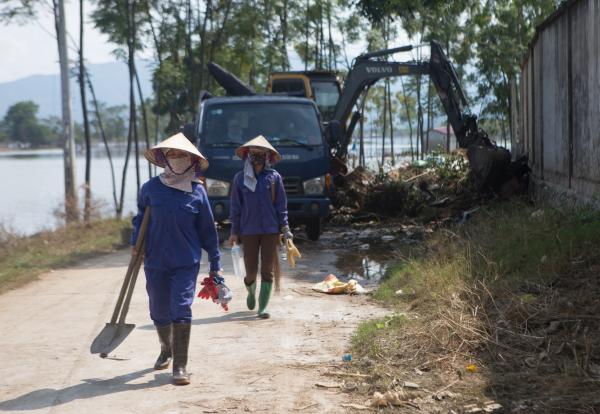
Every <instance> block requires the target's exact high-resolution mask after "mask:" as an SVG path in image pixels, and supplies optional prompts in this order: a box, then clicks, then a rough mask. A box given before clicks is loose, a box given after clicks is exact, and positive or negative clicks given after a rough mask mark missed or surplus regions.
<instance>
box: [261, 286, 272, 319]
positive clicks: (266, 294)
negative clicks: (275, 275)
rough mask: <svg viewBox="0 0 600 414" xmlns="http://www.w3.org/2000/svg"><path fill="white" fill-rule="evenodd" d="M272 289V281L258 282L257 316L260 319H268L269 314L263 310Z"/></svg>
mask: <svg viewBox="0 0 600 414" xmlns="http://www.w3.org/2000/svg"><path fill="white" fill-rule="evenodd" d="M272 290H273V282H262V281H261V282H260V293H259V294H258V317H259V318H261V319H269V317H270V316H271V315H269V314H268V313H267V312H265V310H266V309H267V305H268V304H269V299H270V298H271V291H272Z"/></svg>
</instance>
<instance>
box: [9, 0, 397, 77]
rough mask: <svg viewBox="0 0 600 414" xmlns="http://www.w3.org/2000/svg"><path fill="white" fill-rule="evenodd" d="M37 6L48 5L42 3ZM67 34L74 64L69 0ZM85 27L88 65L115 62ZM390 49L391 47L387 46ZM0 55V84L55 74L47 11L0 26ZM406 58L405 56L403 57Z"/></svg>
mask: <svg viewBox="0 0 600 414" xmlns="http://www.w3.org/2000/svg"><path fill="white" fill-rule="evenodd" d="M38 4H40V5H44V4H49V3H45V2H40V3H38ZM91 10H92V5H91V4H90V3H89V2H88V3H87V4H86V10H85V13H86V14H88V13H89V12H90V11H91ZM66 11H67V30H68V32H69V34H70V35H71V37H70V38H69V46H70V47H71V49H70V50H69V58H70V59H71V60H74V59H75V58H76V56H75V53H76V52H75V50H74V48H73V46H74V45H75V44H77V43H78V42H79V2H75V1H73V0H71V1H67V2H66ZM87 19H88V20H87V22H86V26H85V39H84V41H85V48H86V50H85V52H86V60H87V61H88V63H104V62H111V61H115V58H114V56H113V55H112V53H111V52H112V50H113V49H114V45H111V44H109V43H108V42H107V38H106V36H104V35H103V34H101V33H100V32H98V31H97V30H96V29H94V27H93V25H92V24H91V22H90V21H89V18H87ZM407 43H408V41H407V39H406V36H405V35H404V33H402V34H401V35H400V36H399V37H398V39H396V42H393V46H397V45H402V44H407ZM364 46H365V45H364V43H363V42H359V44H356V45H349V47H348V50H347V52H348V56H349V58H352V57H354V56H356V55H357V54H359V53H360V52H362V51H364ZM390 46H392V45H390ZM0 51H1V52H2V64H0V83H1V82H8V81H12V80H15V79H19V78H23V77H26V76H30V75H36V74H52V73H58V70H59V69H58V52H57V47H56V40H55V38H54V18H53V16H52V13H51V11H50V9H49V8H48V7H47V6H46V9H44V8H43V7H41V10H40V11H39V13H38V17H37V19H32V20H30V21H27V22H14V23H11V24H10V25H0ZM289 51H290V58H291V61H292V66H298V67H297V68H296V69H303V68H304V66H303V65H302V64H301V62H300V61H299V59H298V57H297V56H295V53H294V52H293V50H292V48H291V47H289ZM138 57H143V58H151V57H152V56H151V52H150V51H148V52H146V53H145V54H141V55H140V54H138ZM404 57H405V58H406V56H404Z"/></svg>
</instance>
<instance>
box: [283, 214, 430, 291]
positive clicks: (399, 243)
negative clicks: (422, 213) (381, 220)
mask: <svg viewBox="0 0 600 414" xmlns="http://www.w3.org/2000/svg"><path fill="white" fill-rule="evenodd" d="M427 232H428V231H427V230H426V229H425V228H423V227H421V226H408V225H400V224H398V225H392V226H389V227H385V228H373V227H372V226H371V227H366V226H365V227H362V228H361V227H357V228H345V227H331V228H328V229H327V230H326V231H325V232H324V233H323V234H322V236H321V238H320V239H319V241H317V242H310V241H307V240H302V239H297V240H296V245H297V246H298V248H299V249H300V251H301V252H302V251H305V252H306V253H307V255H306V257H311V259H312V260H313V261H314V262H313V263H311V264H317V263H319V265H318V266H317V267H318V269H316V268H314V267H313V266H311V265H309V264H308V263H302V261H301V260H300V261H299V262H298V268H299V269H298V270H300V271H301V272H302V269H303V267H304V266H307V265H308V266H307V267H309V268H310V267H313V268H312V269H311V270H312V271H310V272H302V273H303V276H305V277H307V278H308V279H310V280H314V281H315V282H318V281H321V280H323V278H324V277H325V276H327V275H328V274H329V273H333V274H335V275H336V276H337V277H338V278H339V279H340V280H343V281H347V280H349V279H355V280H357V281H358V282H359V283H360V284H361V285H363V286H364V287H368V288H374V287H376V286H377V284H378V283H379V282H380V281H381V279H382V278H383V277H384V276H385V273H386V271H387V269H388V268H389V266H390V265H391V264H392V263H393V262H394V261H397V260H399V258H401V257H407V256H409V255H410V254H409V252H410V250H411V249H412V248H414V246H415V244H417V243H419V242H420V241H421V240H423V239H424V238H425V234H426V233H427ZM282 260H283V261H285V254H283V256H282ZM306 270H308V269H306Z"/></svg>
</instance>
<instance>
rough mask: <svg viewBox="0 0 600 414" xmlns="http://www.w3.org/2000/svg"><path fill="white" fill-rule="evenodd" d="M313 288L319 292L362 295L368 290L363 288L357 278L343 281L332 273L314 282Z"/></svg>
mask: <svg viewBox="0 0 600 414" xmlns="http://www.w3.org/2000/svg"><path fill="white" fill-rule="evenodd" d="M312 289H313V290H315V291H317V292H322V293H328V294H331V295H337V294H350V295H354V294H359V295H360V294H363V293H365V292H366V291H365V288H363V287H362V286H361V285H360V284H359V283H358V282H357V281H356V280H354V279H350V280H349V281H348V282H342V281H341V280H339V279H338V278H337V277H336V276H335V275H333V274H331V273H330V274H329V275H327V277H326V278H325V279H324V280H323V281H322V282H319V283H316V284H314V285H313V287H312Z"/></svg>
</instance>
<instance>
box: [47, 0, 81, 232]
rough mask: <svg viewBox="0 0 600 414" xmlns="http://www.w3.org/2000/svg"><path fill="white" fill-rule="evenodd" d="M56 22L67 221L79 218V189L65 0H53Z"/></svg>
mask: <svg viewBox="0 0 600 414" xmlns="http://www.w3.org/2000/svg"><path fill="white" fill-rule="evenodd" d="M53 6H54V24H55V29H56V41H57V45H58V60H59V63H60V86H61V102H62V127H63V134H64V141H63V160H64V173H65V177H64V178H65V216H66V221H67V223H71V222H75V221H77V220H78V219H79V208H78V203H77V191H76V190H75V187H76V183H75V136H74V132H73V111H72V107H71V91H70V88H69V55H68V49H67V37H66V24H65V5H64V0H53Z"/></svg>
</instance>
